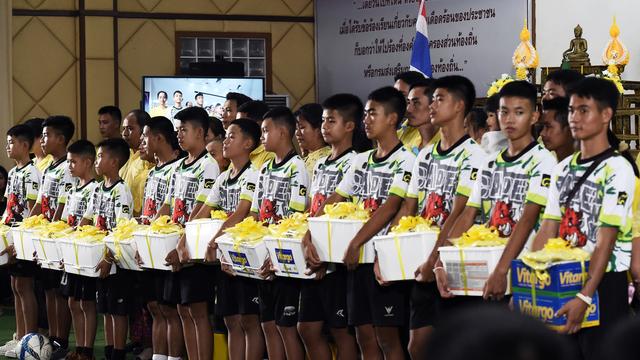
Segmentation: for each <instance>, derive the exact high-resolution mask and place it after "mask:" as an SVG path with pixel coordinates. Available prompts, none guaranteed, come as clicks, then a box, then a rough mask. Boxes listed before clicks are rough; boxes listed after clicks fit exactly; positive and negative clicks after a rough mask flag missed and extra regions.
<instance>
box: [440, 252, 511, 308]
mask: <svg viewBox="0 0 640 360" xmlns="http://www.w3.org/2000/svg"><path fill="white" fill-rule="evenodd" d="M438 251H440V260H441V261H442V263H443V265H444V270H445V271H446V272H447V280H448V282H449V289H450V290H451V293H452V294H454V295H467V296H482V292H483V289H484V284H485V283H486V282H487V279H489V275H491V273H492V272H493V270H494V269H495V268H496V265H497V264H498V261H499V260H500V257H501V256H502V253H503V252H504V246H487V247H464V248H459V247H456V246H442V247H440V248H439V249H438ZM463 270H464V273H463ZM465 280H466V285H467V286H466V289H465V286H464V283H465Z"/></svg>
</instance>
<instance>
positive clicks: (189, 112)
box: [174, 106, 209, 136]
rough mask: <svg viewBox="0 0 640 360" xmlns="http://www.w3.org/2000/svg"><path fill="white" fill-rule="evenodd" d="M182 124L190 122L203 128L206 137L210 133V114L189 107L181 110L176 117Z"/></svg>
mask: <svg viewBox="0 0 640 360" xmlns="http://www.w3.org/2000/svg"><path fill="white" fill-rule="evenodd" d="M174 117H175V118H176V119H178V120H180V122H187V123H188V122H190V123H192V124H193V125H195V126H197V127H200V128H202V130H203V133H204V136H207V132H208V131H209V114H207V111H206V110H205V109H203V108H201V107H198V106H192V107H188V108H186V109H183V110H180V111H179V112H178V113H177V114H176V115H175V116H174Z"/></svg>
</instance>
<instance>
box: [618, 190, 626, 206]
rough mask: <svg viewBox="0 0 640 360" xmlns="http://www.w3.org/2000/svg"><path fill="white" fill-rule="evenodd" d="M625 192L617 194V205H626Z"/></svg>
mask: <svg viewBox="0 0 640 360" xmlns="http://www.w3.org/2000/svg"><path fill="white" fill-rule="evenodd" d="M627 197H628V195H627V192H626V191H619V192H618V205H622V206H624V205H625V204H626V203H627Z"/></svg>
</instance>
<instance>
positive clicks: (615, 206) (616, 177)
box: [598, 157, 635, 228]
mask: <svg viewBox="0 0 640 360" xmlns="http://www.w3.org/2000/svg"><path fill="white" fill-rule="evenodd" d="M610 160H613V161H608V162H607V163H606V164H605V168H604V170H605V172H604V179H603V183H604V195H603V198H602V207H601V208H600V214H599V216H598V225H599V226H609V227H618V228H622V227H624V226H625V225H626V224H627V221H628V217H629V215H630V210H631V204H632V203H633V196H634V193H635V182H634V181H629V179H633V178H635V174H634V173H633V170H632V168H631V166H630V165H629V164H628V163H627V161H626V160H624V159H623V158H622V157H616V158H613V159H610Z"/></svg>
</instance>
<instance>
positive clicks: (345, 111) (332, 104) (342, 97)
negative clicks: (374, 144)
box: [322, 93, 371, 152]
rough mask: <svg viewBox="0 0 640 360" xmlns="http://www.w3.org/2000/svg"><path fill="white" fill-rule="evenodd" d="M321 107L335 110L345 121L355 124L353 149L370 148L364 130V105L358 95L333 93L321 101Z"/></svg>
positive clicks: (361, 150) (358, 150)
mask: <svg viewBox="0 0 640 360" xmlns="http://www.w3.org/2000/svg"><path fill="white" fill-rule="evenodd" d="M322 107H323V108H324V109H326V110H335V111H337V112H338V114H340V116H342V119H343V120H344V121H345V122H348V121H350V122H353V123H354V124H355V125H356V126H355V129H354V131H353V139H352V145H353V148H354V150H356V151H357V152H363V151H366V150H369V149H371V140H369V139H368V138H367V136H366V134H365V132H364V124H363V119H364V105H363V104H362V101H361V100H360V98H359V97H357V96H356V95H353V94H344V93H343V94H335V95H332V96H330V97H328V98H327V99H326V100H325V101H324V102H323V103H322Z"/></svg>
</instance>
